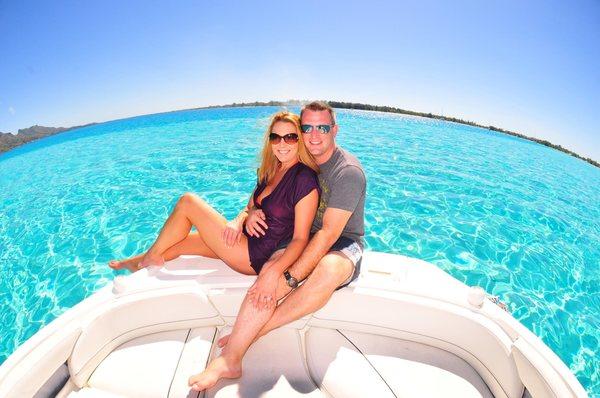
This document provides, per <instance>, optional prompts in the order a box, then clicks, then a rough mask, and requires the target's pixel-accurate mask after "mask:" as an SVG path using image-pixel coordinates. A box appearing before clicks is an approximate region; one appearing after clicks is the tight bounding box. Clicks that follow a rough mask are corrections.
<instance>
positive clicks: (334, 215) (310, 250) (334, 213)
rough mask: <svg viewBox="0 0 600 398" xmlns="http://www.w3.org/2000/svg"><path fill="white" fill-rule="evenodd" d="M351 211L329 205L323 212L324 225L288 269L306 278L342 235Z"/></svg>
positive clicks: (294, 275)
mask: <svg viewBox="0 0 600 398" xmlns="http://www.w3.org/2000/svg"><path fill="white" fill-rule="evenodd" d="M351 215H352V212H351V211H348V210H341V209H335V208H332V207H329V208H327V209H326V210H325V214H323V227H322V228H321V229H320V230H319V231H318V232H317V233H316V234H314V236H313V237H312V239H311V240H310V242H309V243H308V246H306V249H304V252H303V253H302V255H301V256H300V258H299V259H298V260H296V262H295V263H294V264H293V265H292V266H291V267H290V268H289V269H288V271H289V272H290V274H291V275H292V276H293V277H294V278H296V279H298V280H303V279H305V278H306V277H307V276H308V275H309V274H310V273H311V272H312V271H313V270H314V269H315V267H316V266H317V263H318V262H319V261H320V260H321V258H323V256H324V255H325V254H327V252H328V251H329V249H330V248H331V246H332V245H333V244H334V243H335V241H336V240H338V238H339V237H340V236H341V235H342V231H343V230H344V227H345V226H346V223H347V222H348V220H349V219H350V216H351Z"/></svg>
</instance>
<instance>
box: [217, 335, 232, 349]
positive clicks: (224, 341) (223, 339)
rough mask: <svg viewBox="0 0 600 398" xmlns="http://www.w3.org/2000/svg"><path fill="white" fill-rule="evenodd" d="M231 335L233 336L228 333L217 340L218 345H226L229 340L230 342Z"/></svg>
mask: <svg viewBox="0 0 600 398" xmlns="http://www.w3.org/2000/svg"><path fill="white" fill-rule="evenodd" d="M229 336H231V334H227V335H225V336H223V337H221V338H220V339H219V340H218V341H217V346H219V348H223V347H225V346H226V345H227V342H229Z"/></svg>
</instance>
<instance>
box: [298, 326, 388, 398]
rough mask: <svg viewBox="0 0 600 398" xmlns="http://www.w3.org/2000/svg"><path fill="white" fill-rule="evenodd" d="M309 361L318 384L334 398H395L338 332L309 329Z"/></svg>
mask: <svg viewBox="0 0 600 398" xmlns="http://www.w3.org/2000/svg"><path fill="white" fill-rule="evenodd" d="M306 360H307V363H308V368H309V370H310V374H311V375H312V377H313V379H314V380H315V382H317V383H318V384H319V385H320V386H321V388H322V389H323V390H325V391H326V392H328V393H329V394H330V395H331V396H333V397H339V398H342V397H382V398H387V397H394V394H392V391H391V390H390V388H389V387H388V386H387V385H386V384H385V382H384V381H383V379H382V378H381V376H380V375H379V374H377V372H376V371H375V369H373V367H372V366H371V365H370V364H369V362H368V361H367V359H366V358H365V357H364V356H363V355H362V354H361V353H360V352H359V351H358V350H357V349H356V347H354V346H353V345H352V344H351V343H350V342H349V341H348V340H347V339H345V338H344V337H343V336H342V335H341V334H340V333H339V332H338V331H336V330H331V329H321V328H315V327H312V328H310V329H309V330H308V332H306Z"/></svg>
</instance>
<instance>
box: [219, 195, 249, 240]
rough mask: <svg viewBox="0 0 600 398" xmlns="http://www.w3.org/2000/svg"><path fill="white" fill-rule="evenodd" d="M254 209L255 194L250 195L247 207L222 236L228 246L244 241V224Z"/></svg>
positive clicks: (229, 224)
mask: <svg viewBox="0 0 600 398" xmlns="http://www.w3.org/2000/svg"><path fill="white" fill-rule="evenodd" d="M253 207H254V192H252V195H250V200H249V201H248V204H247V205H246V207H244V208H243V209H242V211H241V212H240V214H238V215H237V216H236V217H235V218H234V219H233V220H231V221H229V222H228V223H227V224H226V226H225V229H223V232H222V234H221V238H222V239H223V241H224V242H225V243H226V244H227V246H230V247H231V246H233V245H235V244H236V243H239V242H240V240H241V239H242V230H243V228H244V222H245V221H246V218H248V213H249V212H250V210H251V209H252V208H253Z"/></svg>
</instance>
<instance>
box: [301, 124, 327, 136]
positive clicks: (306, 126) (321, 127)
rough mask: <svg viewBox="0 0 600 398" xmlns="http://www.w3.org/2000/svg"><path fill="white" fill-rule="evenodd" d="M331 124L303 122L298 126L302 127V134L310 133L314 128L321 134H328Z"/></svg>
mask: <svg viewBox="0 0 600 398" xmlns="http://www.w3.org/2000/svg"><path fill="white" fill-rule="evenodd" d="M331 126H332V125H331V124H319V125H317V126H313V125H310V124H303V125H302V126H300V127H301V128H302V132H303V133H304V134H310V133H312V131H313V130H314V129H317V130H318V131H319V133H321V134H328V133H329V132H330V131H331Z"/></svg>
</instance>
